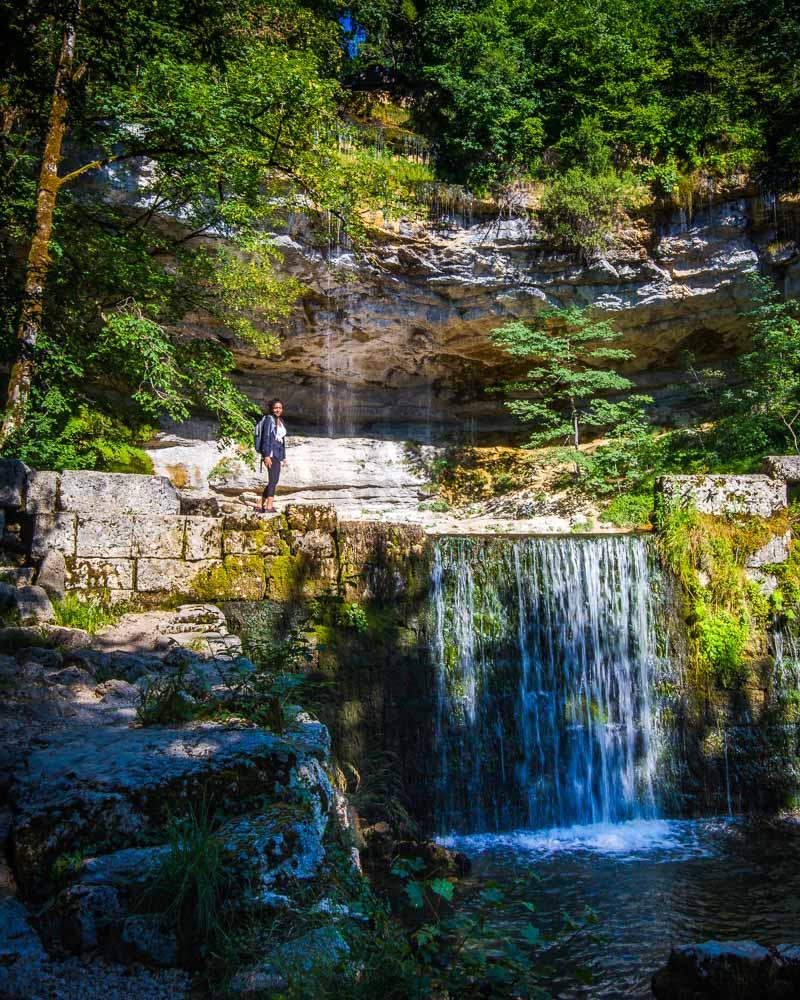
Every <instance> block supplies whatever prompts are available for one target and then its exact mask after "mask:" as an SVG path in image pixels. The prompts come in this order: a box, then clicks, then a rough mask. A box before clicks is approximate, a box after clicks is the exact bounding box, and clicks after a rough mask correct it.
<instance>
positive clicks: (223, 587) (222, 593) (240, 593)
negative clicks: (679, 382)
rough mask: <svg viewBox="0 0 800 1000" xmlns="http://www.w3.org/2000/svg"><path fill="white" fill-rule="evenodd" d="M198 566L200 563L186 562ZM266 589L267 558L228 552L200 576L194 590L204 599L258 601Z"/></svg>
mask: <svg viewBox="0 0 800 1000" xmlns="http://www.w3.org/2000/svg"><path fill="white" fill-rule="evenodd" d="M186 565H188V566H198V565H199V564H198V563H187V564H186ZM265 590H266V584H265V576H264V559H263V558H262V557H261V556H258V555H241V556H225V559H224V560H223V562H221V563H215V564H213V565H212V566H211V568H210V569H208V570H206V571H204V572H203V574H202V575H201V576H199V577H198V578H197V581H196V590H195V592H196V593H197V594H198V596H201V597H203V598H204V599H205V600H214V601H236V600H242V601H259V600H261V598H262V597H263V596H264V593H265Z"/></svg>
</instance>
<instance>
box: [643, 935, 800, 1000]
mask: <svg viewBox="0 0 800 1000" xmlns="http://www.w3.org/2000/svg"><path fill="white" fill-rule="evenodd" d="M797 951H798V949H797V948H796V947H795V946H788V945H779V946H778V948H776V949H768V948H764V947H763V946H762V945H760V944H756V942H755V941H705V942H703V943H702V944H688V945H681V946H680V947H677V948H673V949H672V951H671V952H670V956H669V959H668V961H667V964H666V966H665V967H664V968H663V969H661V970H659V971H658V972H657V973H656V974H655V975H654V976H653V978H652V981H651V988H652V991H653V996H654V997H655V998H656V1000H730V998H731V997H734V996H737V997H738V996H741V997H745V996H746V997H759V998H760V1000H783V998H788V997H794V996H797V995H798V993H797V991H798V989H800V963H795V961H794V958H795V955H794V953H795V952H797ZM787 991H788V992H787Z"/></svg>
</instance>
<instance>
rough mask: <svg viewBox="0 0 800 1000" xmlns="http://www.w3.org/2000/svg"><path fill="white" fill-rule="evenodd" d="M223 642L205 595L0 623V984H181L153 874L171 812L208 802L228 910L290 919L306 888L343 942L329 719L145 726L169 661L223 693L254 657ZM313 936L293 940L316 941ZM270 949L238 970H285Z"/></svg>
mask: <svg viewBox="0 0 800 1000" xmlns="http://www.w3.org/2000/svg"><path fill="white" fill-rule="evenodd" d="M87 639H88V641H87ZM226 639H227V640H228V641H227V643H226V642H225V640H226ZM231 640H233V637H231V636H229V635H227V629H226V628H225V626H224V619H223V618H222V616H221V614H220V612H219V611H218V610H217V609H216V608H214V607H211V606H198V605H191V606H186V607H182V608H179V609H178V610H177V611H174V612H157V613H152V612H151V613H146V614H141V615H127V616H126V617H125V618H124V619H123V620H122V622H121V623H120V624H119V625H118V626H116V627H115V628H113V629H110V630H107V631H106V632H105V633H104V634H102V635H100V636H98V637H97V638H95V639H89V638H88V637H87V636H86V634H85V633H81V632H79V631H78V630H70V629H59V628H48V626H46V625H45V626H39V627H38V628H20V627H17V628H3V629H0V646H2V649H3V650H4V652H3V653H2V654H0V686H2V688H3V693H4V697H3V701H2V706H0V801H2V802H3V803H5V804H4V805H3V806H2V812H0V827H2V840H3V844H4V845H5V848H6V849H5V851H4V855H3V861H2V865H1V866H0V996H2V997H5V998H20V1000H22V998H26V1000H36V998H49V997H58V998H62V997H64V998H69V997H75V998H76V1000H77V998H78V997H80V998H91V997H103V998H108V997H109V996H111V997H115V998H116V997H129V996H130V997H134V996H135V997H137V998H138V1000H147V998H151V997H153V998H155V997H165V998H166V997H171V998H174V997H181V996H184V995H186V993H187V990H188V989H189V987H190V982H191V976H190V972H191V968H192V965H193V962H192V961H191V958H190V957H187V955H186V954H185V947H184V942H182V941H181V939H180V934H179V933H178V930H177V929H176V927H175V925H174V921H171V920H170V919H168V917H167V916H166V915H165V913H164V912H159V908H160V907H161V906H163V902H164V901H163V900H162V901H155V902H150V901H149V900H148V899H147V889H148V886H151V885H153V884H154V883H157V882H158V878H159V873H163V870H164V864H165V860H166V859H167V858H168V856H169V855H170V851H171V850H172V849H173V848H171V846H170V844H171V840H170V837H171V834H170V829H171V823H173V821H174V820H175V819H176V818H180V817H186V816H190V817H194V819H195V820H198V818H200V817H201V813H202V811H203V810H211V809H212V808H213V810H214V812H215V813H216V814H217V815H218V816H219V817H220V819H219V824H218V828H217V830H216V833H215V838H216V841H217V842H218V843H220V844H221V845H222V852H223V855H224V857H223V862H224V865H225V870H226V872H227V876H226V877H227V878H228V879H229V890H230V892H231V894H233V895H234V896H235V900H234V907H235V909H236V911H237V912H238V913H248V914H250V915H262V916H263V915H264V914H271V915H277V914H282V915H283V916H284V918H286V919H285V920H284V922H285V923H286V924H287V925H291V924H292V920H291V919H289V918H288V916H287V915H288V914H291V916H292V917H296V915H297V914H296V909H297V907H296V904H295V902H294V901H293V897H295V896H297V895H298V893H299V894H300V895H303V896H304V898H305V899H306V901H307V902H306V905H307V906H308V908H309V909H311V908H313V907H314V906H317V907H320V909H319V912H320V913H323V912H324V913H325V920H324V935H327V937H326V940H325V941H324V942H322V944H323V945H324V947H325V948H327V949H328V950H329V951H330V949H331V947H332V948H333V951H334V953H335V952H336V950H337V949H339V948H340V947H342V946H343V941H342V939H341V937H340V936H339V935H338V932H337V931H336V929H335V921H333V920H332V918H331V917H330V914H329V911H331V910H333V911H334V912H339V911H337V910H336V907H335V906H334V905H333V903H331V902H330V901H328V903H326V902H325V891H326V890H325V880H324V874H323V873H324V869H325V865H326V850H327V844H328V842H329V841H330V839H331V837H332V836H335V835H336V833H337V831H338V833H339V834H341V832H342V830H343V828H346V826H347V818H346V810H345V809H343V808H342V803H341V801H340V799H339V797H338V793H337V792H335V790H334V789H333V788H332V786H331V783H330V781H329V779H328V776H327V774H326V765H327V763H328V755H329V738H328V732H327V730H326V729H325V727H324V726H322V725H321V724H320V723H317V722H313V721H311V720H310V719H309V718H308V717H307V716H305V715H303V714H302V713H300V712H299V710H298V711H297V712H295V713H294V715H293V717H291V718H290V719H289V721H288V724H287V726H286V728H285V730H284V731H283V732H282V733H281V734H280V735H276V734H273V733H270V732H268V731H266V730H265V729H263V728H258V727H256V726H254V725H252V724H249V723H247V722H245V721H244V720H237V719H236V718H230V719H228V720H225V721H215V720H209V721H204V722H193V723H192V722H190V723H184V724H162V725H142V724H141V711H142V704H143V692H146V691H148V690H151V689H152V685H153V683H154V682H157V681H158V680H159V679H163V678H165V677H168V676H172V675H174V674H175V673H176V671H178V672H179V675H180V677H181V693H182V697H185V698H186V699H192V698H201V697H203V696H204V694H207V693H208V692H209V691H216V692H217V693H218V695H219V696H220V698H222V699H223V700H224V696H225V692H226V691H227V690H229V689H230V684H231V674H232V672H235V671H239V670H242V669H245V670H246V669H248V665H247V661H243V659H242V658H241V656H238V655H237V654H238V652H239V650H238V649H237V647H236V642H235V641H231ZM190 645H191V646H194V647H195V648H197V647H200V646H205V651H204V652H195V651H194V650H193V649H189V648H188V646H190ZM226 645H227V649H226V651H225V653H224V654H223V655H218V653H217V654H215V653H214V652H212V649H216V650H217V651H219V649H220V648H221V647H225V646H226ZM290 716H291V713H290ZM350 863H351V864H352V865H353V866H354V870H355V866H357V854H354V853H351V855H350ZM309 900H310V901H311V905H310V906H309V904H308V901H309ZM343 912H344V913H346V912H347V910H346V908H344V911H343ZM303 923H304V924H306V925H308V926H310V927H311V931H310V932H309V933H313V934H315V935H316V937H319V933H320V929H319V928H318V927H314V921H313V919H309V918H308V917H307V916H306V917H305V918H304V920H303V921H301V925H302V924H303ZM298 936H299V937H302V935H298ZM316 937H314V938H312V939H311V940H310V942H306V943H305V944H304V945H300V946H298V944H297V943H294V944H293V943H292V942H293V940H294V939H293V937H292V933H291V932H289V933H288V935H287V941H286V942H284V943H285V944H286V946H287V948H289V947H291V948H298V947H300V948H301V950H303V951H304V952H308V951H309V950H310V951H311V952H313V951H314V949H313V943H314V941H315V940H316ZM332 941H333V944H331V942H332ZM318 943H319V942H318ZM270 954H271V956H272V964H271V965H270V967H269V968H268V969H265V968H263V967H260V968H259V970H258V975H256V974H255V972H254V971H253V970H252V969H247V968H244V969H243V970H240V974H239V978H238V980H237V981H236V982H234V983H233V987H234V988H235V989H237V991H238V992H240V993H242V994H245V995H246V994H247V993H248V992H252V987H253V983H254V982H257V986H258V989H262V988H263V986H264V982H265V978H264V977H265V976H267V977H268V978H269V979H270V982H271V983H272V984H273V985H276V984H279V983H280V982H281V969H280V955H279V950H278V949H275V948H274V947H273V948H272V949H271V951H270ZM187 968H188V970H189V971H187ZM237 983H238V986H237Z"/></svg>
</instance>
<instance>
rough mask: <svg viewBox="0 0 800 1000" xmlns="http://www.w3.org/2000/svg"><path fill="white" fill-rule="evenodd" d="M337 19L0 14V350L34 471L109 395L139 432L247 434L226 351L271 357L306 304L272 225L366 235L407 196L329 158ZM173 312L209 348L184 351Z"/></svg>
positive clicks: (59, 9)
mask: <svg viewBox="0 0 800 1000" xmlns="http://www.w3.org/2000/svg"><path fill="white" fill-rule="evenodd" d="M335 13H336V9H335V7H334V5H330V6H328V5H326V4H324V3H322V4H319V3H315V2H314V0H308V2H304V0H289V2H285V0H280V2H277V0H225V2H222V0H195V2H185V0H141V2H140V0H131V2H129V3H126V4H125V5H123V6H122V7H120V6H119V5H117V4H113V3H110V2H109V0H67V2H64V0H57V2H56V0H53V2H48V0H24V2H17V0H4V2H3V3H2V4H0V17H1V18H2V22H1V23H0V30H2V31H3V37H4V39H6V40H8V42H9V44H8V45H7V46H6V47H5V48H4V50H3V56H2V59H3V64H4V65H3V67H2V68H3V70H4V80H5V81H6V82H5V83H4V85H3V87H2V89H0V114H2V120H3V131H2V136H0V160H1V161H2V163H1V164H0V166H2V170H3V175H4V178H5V179H6V184H5V186H4V189H3V191H2V193H0V236H1V238H2V240H3V247H2V249H3V251H4V253H3V258H4V262H5V263H4V267H5V269H6V270H5V273H4V274H3V275H2V278H3V280H2V286H3V290H2V301H0V307H2V326H1V327H0V349H2V352H3V356H4V357H10V358H12V359H13V358H14V357H15V355H16V358H17V362H18V364H17V366H16V368H15V369H12V383H11V387H12V388H14V387H15V386H19V385H22V389H23V390H24V391H19V390H18V391H17V396H18V397H19V398H18V400H17V403H16V404H15V407H16V411H17V412H16V413H15V414H14V419H13V420H9V421H8V427H9V428H10V431H11V438H10V439H9V440H8V441H7V442H6V443H5V447H6V450H13V451H14V452H16V453H19V454H21V455H23V456H24V457H26V458H28V459H29V460H31V461H33V462H39V461H40V460H44V459H45V456H44V454H43V451H42V447H43V445H42V442H43V440H44V439H45V438H50V444H51V443H52V439H57V438H58V436H59V434H60V433H61V432H62V430H63V428H64V426H65V422H66V416H67V414H70V413H74V412H76V409H77V408H78V407H79V406H80V405H81V404H84V403H86V402H87V401H88V400H90V399H91V400H94V401H97V400H100V405H101V406H102V405H104V404H103V400H107V401H108V402H107V404H106V405H107V406H108V407H109V409H110V410H111V411H115V412H117V413H118V414H119V412H120V405H119V400H120V399H121V400H123V406H122V413H123V415H124V417H125V420H126V422H127V423H129V424H132V425H133V424H136V423H141V422H143V421H148V422H154V421H155V420H156V419H157V418H158V417H159V416H163V415H167V416H170V417H173V418H175V419H182V418H184V417H185V416H187V415H188V413H189V411H190V410H195V411H196V410H198V409H199V410H200V411H202V412H206V413H210V414H213V415H215V416H217V417H218V418H219V419H220V421H221V423H222V430H223V433H224V434H227V435H233V436H239V437H246V436H249V429H250V417H251V414H252V405H251V404H250V403H249V402H248V401H247V399H246V398H245V397H244V396H242V395H241V394H240V393H239V392H238V391H237V390H236V389H235V388H234V387H233V385H232V384H231V383H230V381H229V379H228V373H229V372H230V371H231V370H232V369H233V367H234V358H233V354H232V348H233V347H235V345H236V343H237V341H247V342H249V343H250V344H251V345H253V346H255V348H256V349H257V350H258V351H260V352H261V353H263V354H266V355H269V354H271V353H274V352H275V350H276V349H277V340H276V339H275V337H274V335H273V334H272V333H271V327H272V324H274V322H275V321H276V320H278V319H280V318H281V317H282V316H284V315H286V313H287V311H288V309H289V308H290V306H291V304H292V302H293V301H294V299H295V298H296V297H297V295H298V294H299V292H300V291H301V289H300V287H299V285H297V284H296V283H294V282H291V281H289V282H287V281H284V280H281V279H280V278H279V276H278V274H277V272H276V269H275V263H276V260H277V259H278V257H279V254H278V253H277V250H276V247H275V244H274V243H273V242H272V241H271V239H270V238H269V237H268V236H266V235H265V233H266V232H267V231H268V229H269V230H271V231H275V229H276V228H278V229H279V228H280V227H281V226H282V225H283V224H284V220H285V219H286V218H287V216H288V214H289V213H290V212H292V211H293V210H298V209H299V210H302V211H303V212H304V213H305V214H307V215H308V216H309V217H310V218H311V219H312V220H313V219H315V218H316V219H318V220H321V222H322V225H321V230H325V229H326V226H325V224H324V223H325V220H327V219H330V218H336V220H337V225H342V226H345V227H347V228H348V229H349V230H350V232H351V234H352V235H353V237H354V238H355V239H358V238H359V236H360V233H361V231H362V229H363V225H362V212H363V210H364V209H365V208H366V207H368V206H371V205H374V204H380V205H384V204H386V203H387V202H390V201H391V200H392V199H395V198H396V197H398V196H399V195H400V194H401V193H402V192H401V190H399V189H401V188H402V183H400V184H399V185H398V183H397V178H396V176H395V175H394V174H393V173H392V170H391V164H387V163H386V162H384V161H382V160H380V159H376V158H375V157H369V156H359V155H358V151H356V152H355V153H351V154H350V155H347V156H345V155H343V154H342V153H340V151H339V149H338V146H337V143H336V129H337V127H338V122H339V113H338V106H339V101H340V97H341V90H340V84H339V80H338V73H339V70H340V68H341V62H342V57H343V56H342V46H341V42H342V31H341V27H340V26H339V24H338V23H337V21H336V18H335ZM48 164H49V166H48ZM42 165H44V169H42ZM43 193H44V194H45V195H47V196H48V197H49V202H47V198H45V200H43ZM37 232H38V233H39V234H40V235H41V234H42V233H44V237H45V238H44V242H43V243H41V240H40V243H41V246H40V247H39V250H38V252H37V253H35V252H34V251H35V250H36V241H35V239H34V241H33V243H32V242H31V240H32V238H33V237H34V235H35V234H36V233H37ZM20 316H21V317H22V318H21V319H20V318H19V317H20ZM187 317H193V318H199V319H200V320H201V321H202V322H203V323H204V325H205V326H206V327H208V328H209V329H212V330H214V329H215V330H217V331H218V332H219V336H217V337H213V338H209V339H202V338H200V339H198V338H196V337H195V338H193V339H191V338H189V337H187V336H186V335H185V333H183V332H182V330H183V329H184V328H185V326H182V325H181V324H182V323H184V321H185V320H186V318H187ZM26 324H27V325H26ZM23 328H25V329H23ZM23 334H25V336H23ZM32 373H33V374H32ZM15 379H16V382H15ZM112 401H114V402H112ZM93 405H94V404H93ZM11 408H12V407H11V396H10V397H9V410H8V411H7V416H8V413H9V412H10V410H11ZM31 413H34V414H35V416H33V417H32V416H31ZM23 419H25V420H26V422H25V423H24V424H21V423H20V421H21V420H23ZM34 431H35V433H34ZM51 451H52V448H51ZM78 460H80V459H78ZM50 461H52V455H51V456H50Z"/></svg>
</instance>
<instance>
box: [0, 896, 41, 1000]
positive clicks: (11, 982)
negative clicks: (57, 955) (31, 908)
mask: <svg viewBox="0 0 800 1000" xmlns="http://www.w3.org/2000/svg"><path fill="white" fill-rule="evenodd" d="M46 960H47V954H46V952H45V950H44V948H43V947H42V942H41V941H40V940H39V936H38V935H37V933H36V931H35V930H34V929H33V927H32V926H31V924H30V923H29V921H28V911H27V910H26V909H25V907H24V906H23V905H22V903H19V902H17V900H16V899H4V900H2V901H0V997H10V998H11V997H18V998H22V997H29V996H32V990H31V987H32V985H33V984H34V983H35V982H36V980H37V978H38V976H39V972H40V969H41V966H42V964H43V963H44V962H45V961H46Z"/></svg>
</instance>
